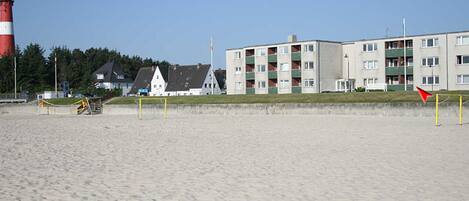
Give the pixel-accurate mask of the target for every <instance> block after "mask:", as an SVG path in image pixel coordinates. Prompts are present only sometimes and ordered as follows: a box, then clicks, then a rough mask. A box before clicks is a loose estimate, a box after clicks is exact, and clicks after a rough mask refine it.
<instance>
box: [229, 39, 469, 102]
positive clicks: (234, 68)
mask: <svg viewBox="0 0 469 201" xmlns="http://www.w3.org/2000/svg"><path fill="white" fill-rule="evenodd" d="M290 39H291V40H289V42H287V43H281V44H271V45H259V46H249V47H245V48H238V49H228V50H227V51H226V64H227V65H226V66H227V69H226V71H227V73H226V74H227V78H226V85H227V93H228V94H277V93H278V94H284V93H320V92H332V91H336V92H344V91H349V90H354V89H356V88H358V87H363V88H369V89H382V90H388V91H402V90H405V84H406V83H407V90H415V89H416V88H415V87H417V86H418V87H421V88H423V89H425V90H430V91H431V90H469V31H466V32H451V33H440V34H427V35H415V36H409V37H406V38H405V40H406V44H404V38H403V37H394V38H383V39H371V40H360V41H350V42H332V41H320V40H314V41H300V42H297V41H296V40H295V37H291V38H290ZM404 47H406V48H404ZM404 49H406V51H404ZM404 63H405V64H404ZM405 77H406V78H407V82H405V80H406V79H405ZM348 83H349V84H348ZM349 86H350V87H349Z"/></svg>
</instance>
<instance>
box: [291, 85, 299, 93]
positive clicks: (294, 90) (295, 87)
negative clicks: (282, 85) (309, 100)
mask: <svg viewBox="0 0 469 201" xmlns="http://www.w3.org/2000/svg"><path fill="white" fill-rule="evenodd" d="M291 92H292V93H294V94H301V87H300V86H294V87H292V88H291Z"/></svg>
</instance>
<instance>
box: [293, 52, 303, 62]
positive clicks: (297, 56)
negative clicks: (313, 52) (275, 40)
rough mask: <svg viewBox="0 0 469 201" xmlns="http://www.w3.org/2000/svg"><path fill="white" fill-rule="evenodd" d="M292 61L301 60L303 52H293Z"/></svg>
mask: <svg viewBox="0 0 469 201" xmlns="http://www.w3.org/2000/svg"><path fill="white" fill-rule="evenodd" d="M291 60H292V61H301V52H292V53H291Z"/></svg>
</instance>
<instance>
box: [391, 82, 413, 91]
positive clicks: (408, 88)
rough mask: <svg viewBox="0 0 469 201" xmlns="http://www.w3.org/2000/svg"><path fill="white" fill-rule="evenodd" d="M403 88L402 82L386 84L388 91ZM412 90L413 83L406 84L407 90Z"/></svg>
mask: <svg viewBox="0 0 469 201" xmlns="http://www.w3.org/2000/svg"><path fill="white" fill-rule="evenodd" d="M404 90H405V86H404V84H394V85H388V91H404ZM413 90H414V85H413V84H408V85H407V91H413Z"/></svg>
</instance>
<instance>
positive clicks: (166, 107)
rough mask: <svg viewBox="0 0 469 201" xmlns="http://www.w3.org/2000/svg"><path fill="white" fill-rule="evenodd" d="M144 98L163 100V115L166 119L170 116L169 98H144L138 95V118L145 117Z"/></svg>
mask: <svg viewBox="0 0 469 201" xmlns="http://www.w3.org/2000/svg"><path fill="white" fill-rule="evenodd" d="M142 100H163V104H164V105H163V116H164V119H167V118H168V99H167V98H144V97H141V96H139V97H138V119H140V120H142V119H143V110H142V105H143V104H142Z"/></svg>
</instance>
